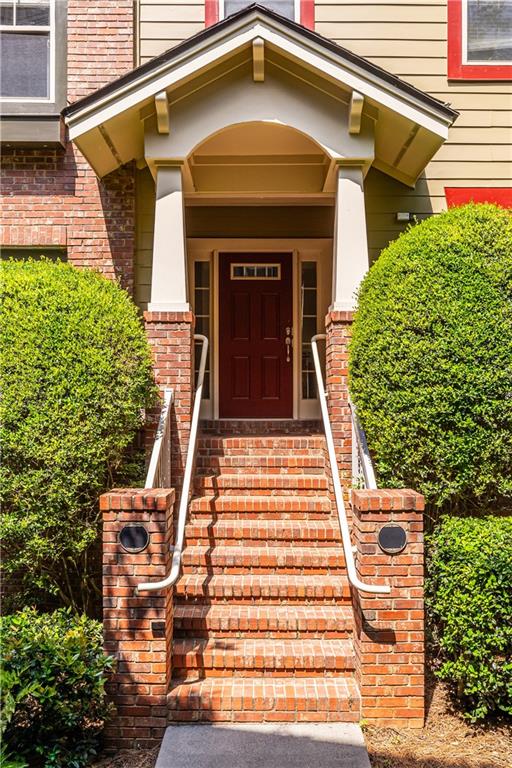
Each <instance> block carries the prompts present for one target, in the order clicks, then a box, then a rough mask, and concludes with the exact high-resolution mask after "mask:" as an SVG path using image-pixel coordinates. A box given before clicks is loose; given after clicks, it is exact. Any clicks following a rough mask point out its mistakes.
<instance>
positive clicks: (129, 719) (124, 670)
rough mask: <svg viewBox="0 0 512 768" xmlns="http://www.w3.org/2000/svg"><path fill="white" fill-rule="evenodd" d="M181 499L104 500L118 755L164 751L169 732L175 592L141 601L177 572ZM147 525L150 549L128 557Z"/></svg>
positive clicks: (131, 493) (146, 494)
mask: <svg viewBox="0 0 512 768" xmlns="http://www.w3.org/2000/svg"><path fill="white" fill-rule="evenodd" d="M173 503H174V491H173V490H169V489H164V488H159V489H158V490H156V489H155V490H147V489H146V490H136V489H133V488H132V489H126V490H122V489H117V490H112V491H109V492H108V493H105V494H103V496H101V498H100V508H101V510H102V513H103V634H104V641H105V650H106V651H107V652H108V653H110V654H112V655H113V656H114V657H115V659H116V670H115V672H114V674H113V676H112V678H111V679H110V680H109V683H108V690H109V694H110V696H111V698H112V699H113V701H114V703H115V705H116V709H117V712H116V716H115V717H114V718H113V719H112V720H111V721H110V722H109V724H108V726H107V728H106V731H105V737H106V740H107V743H108V744H109V746H111V747H124V748H130V747H139V748H141V747H150V746H155V745H158V744H159V743H160V741H161V738H162V735H163V732H164V730H165V727H166V725H167V691H168V688H169V681H170V679H171V644H172V600H173V592H172V590H170V589H168V590H163V591H161V592H146V593H142V594H140V595H138V596H135V593H134V589H135V586H136V585H137V584H139V583H140V582H146V581H153V580H155V581H156V580H158V579H163V578H164V576H166V575H167V573H168V572H169V569H170V559H171V556H170V545H171V542H172V530H173V526H172V513H173ZM129 523H141V524H143V525H144V526H145V527H146V529H147V531H148V533H149V535H150V542H149V545H148V547H147V548H146V549H145V550H144V551H142V552H140V553H137V554H131V553H130V552H126V551H125V550H124V549H123V548H122V546H121V544H120V542H119V534H120V532H121V530H122V528H123V527H124V526H125V525H126V524H129Z"/></svg>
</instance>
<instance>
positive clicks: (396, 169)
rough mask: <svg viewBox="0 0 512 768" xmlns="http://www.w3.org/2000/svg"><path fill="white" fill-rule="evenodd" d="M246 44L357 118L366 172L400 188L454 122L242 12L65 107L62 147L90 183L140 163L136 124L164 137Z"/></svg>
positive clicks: (290, 28)
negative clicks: (369, 136)
mask: <svg viewBox="0 0 512 768" xmlns="http://www.w3.org/2000/svg"><path fill="white" fill-rule="evenodd" d="M255 41H256V45H257V47H258V48H259V47H260V46H261V50H264V53H263V57H264V59H265V58H266V57H268V58H269V60H272V63H273V64H274V66H275V67H279V68H280V69H281V70H282V71H286V74H287V76H290V77H291V78H295V79H296V80H297V81H299V80H300V81H302V82H307V83H308V85H309V86H311V87H313V88H316V89H318V91H319V92H322V93H325V94H328V95H329V96H331V97H332V98H334V99H337V100H338V101H340V102H344V103H345V104H346V105H347V109H348V110H349V111H350V117H351V121H352V120H353V123H354V124H355V127H354V130H355V132H357V123H358V112H361V111H362V113H363V115H364V116H365V117H368V118H369V119H371V120H373V122H374V126H375V128H374V135H375V150H374V159H373V165H374V166H375V167H377V168H378V169H379V170H381V171H383V172H385V173H387V174H389V175H390V176H392V177H394V178H396V179H398V180H399V181H402V182H403V183H405V184H408V185H411V186H412V185H414V183H415V181H416V179H417V177H418V175H419V174H420V173H421V172H422V170H423V169H424V167H425V166H426V165H427V163H428V162H429V160H430V159H431V158H432V157H433V155H434V154H435V153H436V151H437V150H438V148H439V147H440V146H441V144H442V143H443V142H444V141H445V139H446V138H447V135H448V129H449V127H450V125H451V124H452V123H453V122H454V120H455V119H456V117H457V115H458V113H457V112H456V111H455V110H453V109H451V108H450V107H449V106H447V105H446V104H443V103H442V102H440V101H438V100H437V99H435V98H433V97H431V96H429V95H428V94H425V93H423V92H422V91H420V90H418V89H417V88H415V87H414V86H412V85H410V84H409V83H406V82H404V81H403V80H401V79H400V78H398V77H396V76H394V75H392V74H390V73H389V72H386V71H385V70H383V69H381V68H380V67H378V66H376V65H375V64H372V63H371V62H369V61H367V60H366V59H364V58H362V57H360V56H357V55H356V54H354V53H352V52H350V51H348V50H347V49H345V48H342V47H340V46H338V45H336V44H335V43H333V42H331V41H329V40H327V39H325V38H324V37H322V36H321V35H318V34H317V33H315V32H312V31H311V30H308V29H305V28H304V27H302V26H300V25H299V24H296V23H295V22H293V21H290V20H288V19H285V18H283V17H281V16H280V15H279V14H277V13H275V12H273V11H271V10H269V9H266V8H263V7H261V6H259V5H251V6H248V7H247V8H245V9H243V10H242V11H240V12H238V13H236V14H233V15H232V16H229V17H228V18H226V19H224V20H222V21H220V22H219V23H218V24H215V25H213V26H212V27H209V28H208V29H206V30H204V31H202V32H200V33H199V34H197V35H195V36H194V37H191V38H189V39H188V40H186V41H185V42H183V43H181V44H180V45H177V46H176V47H175V48H172V49H171V50H169V51H167V52H165V53H163V54H162V55H160V56H157V57H156V58H154V59H152V60H151V61H149V62H147V63H145V64H143V65H142V66H140V67H137V68H136V69H134V70H133V71H131V72H129V73H128V74H126V75H124V76H123V77H121V78H119V79H117V80H115V81H113V82H112V83H109V84H108V85H107V86H105V87H103V88H100V89H99V90H98V91H96V92H94V93H92V94H90V95H89V96H86V97H85V98H83V99H81V100H80V101H77V102H75V103H74V104H71V105H70V106H68V107H67V108H66V109H65V110H64V111H63V115H64V117H65V120H66V123H67V125H68V127H69V134H70V138H71V139H72V140H74V141H75V143H76V144H77V146H78V147H79V149H80V150H81V151H82V153H83V154H84V155H85V157H86V158H87V160H88V161H89V163H90V164H91V166H92V167H93V168H94V170H95V171H96V172H97V173H98V175H99V176H104V175H106V174H107V173H109V172H111V171H112V170H114V169H115V168H117V167H119V166H120V165H122V164H124V163H127V162H129V161H130V160H136V161H140V162H142V161H144V152H145V149H144V121H145V120H147V118H148V117H151V116H153V115H155V114H156V115H157V118H159V120H160V121H161V125H162V124H163V130H164V132H165V130H166V129H167V130H170V131H172V114H173V104H175V103H177V102H178V101H179V100H180V99H183V98H184V97H185V95H186V94H188V93H193V92H194V91H196V90H198V89H200V88H203V87H205V84H208V83H211V82H213V81H215V80H216V79H219V78H222V77H224V76H225V75H226V74H227V73H229V72H230V71H232V70H233V69H235V68H236V67H239V66H240V65H241V64H242V63H243V62H246V61H247V60H248V58H249V57H254V56H255ZM260 41H261V42H260ZM264 59H263V61H264ZM263 71H264V69H263V70H262V72H263ZM205 119H207V116H206V115H205ZM166 123H168V126H167V127H166ZM341 130H342V126H341V125H340V131H341ZM351 130H352V128H351Z"/></svg>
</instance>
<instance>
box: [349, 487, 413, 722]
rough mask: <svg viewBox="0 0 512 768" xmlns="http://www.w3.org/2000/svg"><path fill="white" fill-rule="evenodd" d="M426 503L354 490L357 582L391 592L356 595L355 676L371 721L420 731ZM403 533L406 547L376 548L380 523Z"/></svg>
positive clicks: (409, 494)
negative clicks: (385, 587)
mask: <svg viewBox="0 0 512 768" xmlns="http://www.w3.org/2000/svg"><path fill="white" fill-rule="evenodd" d="M423 509H424V499H423V496H421V495H420V494H419V493H416V492H415V491H411V490H375V491H366V490H364V491H355V490H354V491H352V514H353V532H354V544H355V545H356V547H357V554H356V566H357V571H358V574H359V577H360V578H361V579H363V580H364V581H366V582H369V583H372V582H373V583H379V584H382V583H386V584H389V585H390V586H391V593H390V594H389V595H372V594H368V593H366V594H363V593H359V594H354V600H353V602H354V620H355V636H354V646H355V653H356V677H357V681H358V684H359V688H360V691H361V706H362V711H361V716H362V718H363V720H366V721H367V722H368V723H371V724H375V725H379V726H385V727H387V726H389V727H396V728H421V727H422V726H423V720H424V695H425V690H424V663H425V650H424V635H425V618H424V607H423V564H424V558H423ZM389 522H394V523H398V524H399V525H400V526H402V528H404V530H405V532H406V534H407V544H406V546H405V549H404V550H403V551H402V552H400V553H399V554H396V555H388V554H386V553H385V552H383V551H382V550H381V549H380V547H379V545H378V540H377V537H378V533H379V530H380V529H381V527H382V526H383V525H384V524H385V523H389Z"/></svg>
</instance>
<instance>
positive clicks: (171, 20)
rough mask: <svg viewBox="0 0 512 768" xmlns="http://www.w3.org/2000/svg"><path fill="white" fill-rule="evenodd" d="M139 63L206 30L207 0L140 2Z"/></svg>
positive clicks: (138, 0) (146, 0) (138, 3)
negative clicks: (205, 10) (205, 11)
mask: <svg viewBox="0 0 512 768" xmlns="http://www.w3.org/2000/svg"><path fill="white" fill-rule="evenodd" d="M137 6H138V51H139V61H140V63H141V64H142V63H144V62H145V61H148V60H149V59H151V58H152V57H153V56H158V55H159V54H160V53H163V52H164V51H166V50H167V49H168V48H172V47H173V46H175V45H177V44H178V43H180V42H182V40H186V39H187V37H191V36H192V35H195V34H196V32H200V31H201V30H202V29H204V0H192V1H191V2H189V0H186V1H185V0H137Z"/></svg>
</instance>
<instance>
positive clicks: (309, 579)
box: [176, 573, 350, 603]
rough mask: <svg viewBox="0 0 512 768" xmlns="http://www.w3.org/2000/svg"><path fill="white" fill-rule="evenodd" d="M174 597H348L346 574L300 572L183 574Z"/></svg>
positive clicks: (240, 599) (330, 599)
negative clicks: (303, 573) (309, 573)
mask: <svg viewBox="0 0 512 768" xmlns="http://www.w3.org/2000/svg"><path fill="white" fill-rule="evenodd" d="M176 596H177V597H178V598H182V599H184V600H199V601H200V602H202V600H203V599H204V598H207V599H208V600H211V601H212V602H223V601H230V602H247V601H249V602H252V601H253V600H264V601H266V602H273V601H275V602H277V603H281V602H286V601H290V602H294V601H296V600H300V601H302V602H306V603H312V602H316V601H318V602H324V603H337V602H342V601H348V600H349V599H350V589H349V586H348V582H347V579H346V576H345V575H342V574H336V575H332V576H331V575H327V576H326V575H321V576H320V575H316V574H313V575H307V576H304V575H302V574H299V575H295V574H285V575H282V576H280V575H277V576H276V575H274V574H252V573H249V574H247V573H243V574H219V575H213V576H212V575H209V574H205V573H199V574H196V573H192V574H184V575H183V576H182V577H181V579H179V581H178V582H177V584H176Z"/></svg>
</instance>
